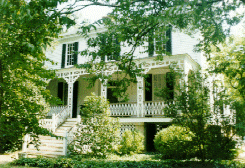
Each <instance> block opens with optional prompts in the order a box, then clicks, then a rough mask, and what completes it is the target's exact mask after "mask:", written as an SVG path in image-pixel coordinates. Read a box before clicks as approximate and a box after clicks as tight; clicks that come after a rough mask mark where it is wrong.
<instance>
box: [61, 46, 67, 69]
mask: <svg viewBox="0 0 245 168" xmlns="http://www.w3.org/2000/svg"><path fill="white" fill-rule="evenodd" d="M65 59H66V44H63V46H62V57H61V68H65Z"/></svg>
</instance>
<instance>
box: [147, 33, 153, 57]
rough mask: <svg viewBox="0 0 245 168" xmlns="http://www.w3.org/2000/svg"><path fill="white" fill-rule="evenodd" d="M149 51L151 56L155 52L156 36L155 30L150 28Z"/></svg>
mask: <svg viewBox="0 0 245 168" xmlns="http://www.w3.org/2000/svg"><path fill="white" fill-rule="evenodd" d="M148 43H149V45H148V52H149V57H152V56H153V54H154V37H153V30H150V32H149V36H148Z"/></svg>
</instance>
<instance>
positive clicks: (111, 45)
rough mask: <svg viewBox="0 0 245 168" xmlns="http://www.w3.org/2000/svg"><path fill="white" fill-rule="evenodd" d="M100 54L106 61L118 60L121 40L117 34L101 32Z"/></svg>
mask: <svg viewBox="0 0 245 168" xmlns="http://www.w3.org/2000/svg"><path fill="white" fill-rule="evenodd" d="M99 38H100V42H99V47H100V51H99V55H100V56H101V59H102V60H103V61H105V60H106V59H107V61H112V60H116V61H117V60H118V59H119V56H120V52H121V47H120V42H119V41H118V38H117V35H108V34H100V37H99Z"/></svg>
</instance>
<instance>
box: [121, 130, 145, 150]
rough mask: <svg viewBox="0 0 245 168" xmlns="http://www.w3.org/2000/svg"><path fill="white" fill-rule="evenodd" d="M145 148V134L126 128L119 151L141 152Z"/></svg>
mask: <svg viewBox="0 0 245 168" xmlns="http://www.w3.org/2000/svg"><path fill="white" fill-rule="evenodd" d="M143 150H144V136H143V135H142V134H141V133H140V132H137V131H130V130H126V131H125V132H124V133H123V135H122V140H121V143H120V147H119V152H120V153H122V154H134V153H141V152H142V151H143Z"/></svg>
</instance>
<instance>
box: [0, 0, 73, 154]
mask: <svg viewBox="0 0 245 168" xmlns="http://www.w3.org/2000/svg"><path fill="white" fill-rule="evenodd" d="M60 2H64V0H61V1H60ZM57 3H58V1H57V0H31V1H25V0H1V1H0V6H1V7H0V18H1V19H0V37H1V40H0V41H1V42H0V50H1V52H0V153H2V152H4V151H6V150H10V149H13V148H15V147H16V146H17V147H18V146H19V145H20V144H21V139H22V137H23V135H25V134H26V133H31V134H32V135H33V136H35V135H37V134H40V133H45V132H43V131H44V130H42V129H41V128H40V127H39V124H38V120H39V119H40V118H42V117H43V116H44V115H45V112H47V110H48V104H46V102H48V101H51V100H52V97H51V96H50V94H49V92H48V91H47V90H46V89H45V87H46V86H47V82H46V80H48V79H51V78H53V77H54V72H53V71H48V70H46V69H45V68H44V67H43V62H44V61H48V60H47V59H46V57H45V54H44V50H45V49H46V47H47V46H49V45H50V43H51V42H52V40H53V39H54V38H57V37H58V33H59V32H60V31H61V30H62V27H61V25H67V26H69V25H71V24H73V23H74V22H73V21H71V20H70V19H69V18H67V17H66V16H61V15H60V14H59V13H58V12H56V11H52V12H51V9H53V8H55V7H56V6H57ZM46 133H47V132H46Z"/></svg>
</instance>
